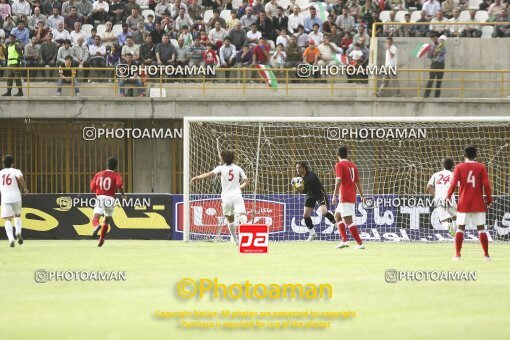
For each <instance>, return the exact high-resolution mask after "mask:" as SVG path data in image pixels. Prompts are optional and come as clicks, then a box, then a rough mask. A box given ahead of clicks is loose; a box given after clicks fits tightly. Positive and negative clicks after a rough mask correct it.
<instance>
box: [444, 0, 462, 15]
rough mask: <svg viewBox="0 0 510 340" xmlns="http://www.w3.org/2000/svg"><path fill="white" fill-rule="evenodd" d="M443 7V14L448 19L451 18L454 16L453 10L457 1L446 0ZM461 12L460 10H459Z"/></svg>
mask: <svg viewBox="0 0 510 340" xmlns="http://www.w3.org/2000/svg"><path fill="white" fill-rule="evenodd" d="M441 9H442V10H443V14H444V16H445V17H446V18H447V19H451V18H452V17H453V14H454V13H453V10H454V9H455V1H454V0H444V1H443V3H442V4H441ZM459 12H460V10H459Z"/></svg>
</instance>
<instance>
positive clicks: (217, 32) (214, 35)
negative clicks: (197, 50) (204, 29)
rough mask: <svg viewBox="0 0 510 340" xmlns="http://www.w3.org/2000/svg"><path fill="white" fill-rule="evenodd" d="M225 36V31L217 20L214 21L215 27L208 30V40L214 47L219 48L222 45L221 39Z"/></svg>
mask: <svg viewBox="0 0 510 340" xmlns="http://www.w3.org/2000/svg"><path fill="white" fill-rule="evenodd" d="M226 37H227V31H225V30H224V29H223V28H222V27H221V24H220V22H219V21H216V24H215V27H214V29H213V30H211V31H210V32H209V35H208V38H209V41H210V42H211V43H212V44H213V47H214V48H215V49H219V48H220V47H221V45H223V40H224V39H225V38H226Z"/></svg>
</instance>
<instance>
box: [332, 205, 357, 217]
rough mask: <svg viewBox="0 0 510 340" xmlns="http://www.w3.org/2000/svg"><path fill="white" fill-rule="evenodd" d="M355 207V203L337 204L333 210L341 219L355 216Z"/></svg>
mask: <svg viewBox="0 0 510 340" xmlns="http://www.w3.org/2000/svg"><path fill="white" fill-rule="evenodd" d="M355 207H356V203H338V205H337V206H336V209H335V213H340V215H342V218H344V217H349V216H355V215H356V213H355Z"/></svg>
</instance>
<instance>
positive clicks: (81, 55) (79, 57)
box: [72, 37, 90, 78]
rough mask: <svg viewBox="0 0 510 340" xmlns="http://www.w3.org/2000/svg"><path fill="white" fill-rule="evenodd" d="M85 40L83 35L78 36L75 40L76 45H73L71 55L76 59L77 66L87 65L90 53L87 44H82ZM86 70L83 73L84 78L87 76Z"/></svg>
mask: <svg viewBox="0 0 510 340" xmlns="http://www.w3.org/2000/svg"><path fill="white" fill-rule="evenodd" d="M84 42H85V40H84V39H83V37H79V38H78V39H77V41H76V45H75V46H73V47H72V48H73V55H74V58H75V61H76V66H77V67H79V68H83V67H84V66H87V65H88V62H89V58H90V53H89V48H88V47H87V45H85V44H84ZM87 75H88V72H87V73H85V78H87Z"/></svg>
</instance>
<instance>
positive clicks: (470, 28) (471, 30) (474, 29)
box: [462, 9, 482, 38]
mask: <svg viewBox="0 0 510 340" xmlns="http://www.w3.org/2000/svg"><path fill="white" fill-rule="evenodd" d="M475 16H476V10H474V9H471V10H469V20H468V21H469V22H479V20H478V19H477V18H476V17H475ZM462 33H463V36H464V37H468V38H480V37H481V36H482V29H481V26H480V25H476V24H469V25H466V27H465V29H464V31H463V32H462Z"/></svg>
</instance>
